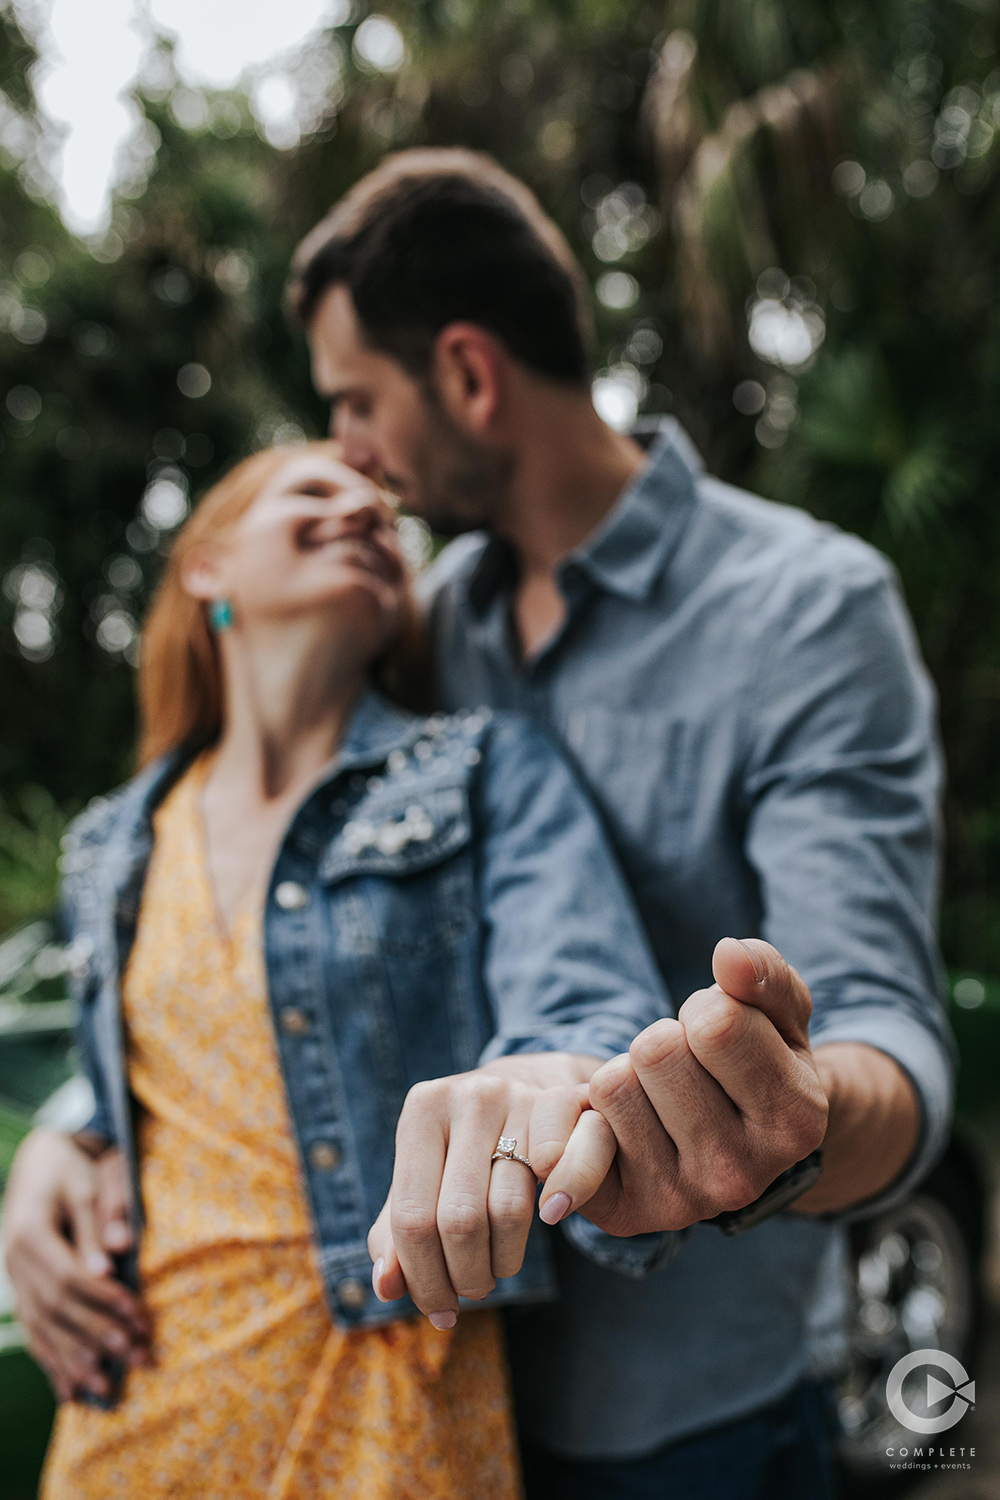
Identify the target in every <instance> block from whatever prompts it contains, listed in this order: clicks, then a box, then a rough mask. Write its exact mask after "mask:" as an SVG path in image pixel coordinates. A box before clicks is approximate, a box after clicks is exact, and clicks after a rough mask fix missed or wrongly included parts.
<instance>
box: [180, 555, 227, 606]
mask: <svg viewBox="0 0 1000 1500" xmlns="http://www.w3.org/2000/svg"><path fill="white" fill-rule="evenodd" d="M180 573H181V585H182V587H183V589H184V592H185V593H186V594H190V595H191V596H192V598H194V599H221V598H222V596H223V594H225V592H226V590H225V586H224V583H223V579H222V568H221V565H220V558H219V555H218V553H217V552H213V551H212V550H211V549H210V548H208V547H192V549H191V551H190V552H189V553H188V555H187V557H185V559H184V561H183V562H182V563H181V569H180Z"/></svg>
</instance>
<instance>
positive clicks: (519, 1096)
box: [368, 1053, 615, 1329]
mask: <svg viewBox="0 0 1000 1500" xmlns="http://www.w3.org/2000/svg"><path fill="white" fill-rule="evenodd" d="M599 1066H600V1061H599V1059H597V1058H592V1057H577V1056H573V1055H570V1054H568V1053H534V1054H530V1055H519V1056H516V1057H506V1058H498V1059H497V1060H496V1061H495V1062H492V1063H487V1064H486V1065H485V1066H484V1067H482V1068H478V1069H476V1070H475V1071H474V1072H471V1073H458V1074H455V1075H454V1076H452V1077H450V1078H438V1079H434V1080H433V1081H430V1082H426V1083H418V1084H417V1085H416V1086H415V1087H414V1088H412V1089H411V1090H410V1092H409V1094H408V1095H407V1097H406V1102H405V1104H404V1105H403V1110H402V1113H401V1115H400V1118H399V1125H398V1127H397V1130H396V1164H395V1170H394V1172H393V1178H392V1188H391V1190H390V1193H389V1197H388V1198H387V1199H386V1202H385V1205H384V1207H383V1209H382V1212H381V1213H380V1214H379V1216H378V1218H377V1219H376V1221H375V1223H374V1225H373V1226H372V1229H371V1232H370V1234H369V1236H368V1250H369V1253H370V1255H371V1257H372V1260H373V1261H374V1262H375V1266H374V1271H373V1274H372V1284H373V1286H374V1288H375V1292H376V1295H377V1296H378V1297H379V1298H380V1299H381V1300H382V1301H384V1302H389V1301H393V1300H395V1299H396V1298H397V1297H402V1296H403V1295H404V1293H406V1292H409V1294H410V1297H411V1298H412V1299H413V1301H414V1302H415V1303H416V1305H417V1306H418V1307H419V1308H420V1310H421V1312H424V1313H426V1314H427V1316H428V1317H429V1318H430V1320H431V1322H432V1323H433V1324H434V1326H435V1328H442V1329H445V1328H452V1327H454V1324H455V1321H456V1318H457V1315H458V1299H459V1297H460V1296H462V1297H468V1298H471V1299H473V1300H475V1301H479V1300H481V1299H482V1298H483V1297H486V1296H488V1295H489V1293H490V1292H491V1291H492V1290H493V1288H494V1287H495V1286H496V1282H497V1278H498V1277H501V1276H513V1275H514V1274H515V1273H516V1272H517V1271H519V1270H520V1268H521V1262H522V1261H523V1259H524V1248H525V1244H526V1242H527V1238H528V1230H529V1228H530V1226H531V1220H532V1216H533V1214H534V1211H535V1194H536V1188H537V1181H536V1179H538V1178H545V1177H547V1176H548V1175H549V1173H550V1172H551V1171H552V1170H553V1168H554V1167H555V1166H556V1164H557V1163H558V1162H559V1160H560V1158H561V1157H562V1155H563V1152H564V1150H565V1149H566V1145H567V1142H568V1141H569V1140H570V1137H571V1136H573V1148H572V1149H573V1151H574V1153H575V1165H574V1169H573V1181H574V1184H575V1192H576V1196H577V1199H578V1200H579V1197H580V1193H581V1192H582V1191H583V1189H582V1188H581V1187H580V1183H581V1182H583V1181H586V1180H590V1179H593V1181H594V1191H596V1189H597V1187H598V1186H599V1185H600V1183H601V1182H602V1181H603V1179H604V1177H605V1175H606V1173H607V1171H608V1169H609V1167H610V1165H611V1161H612V1158H613V1157H614V1152H615V1138H614V1135H613V1133H612V1131H611V1129H610V1127H609V1126H607V1124H606V1123H605V1122H604V1120H603V1119H602V1118H601V1116H600V1115H597V1114H595V1113H594V1111H592V1110H591V1109H590V1108H589V1105H588V1102H587V1085H588V1080H589V1078H590V1075H591V1074H592V1073H593V1072H594V1071H595V1070H596V1069H597V1068H598V1067H599ZM584 1114H587V1115H592V1116H593V1120H594V1122H595V1123H594V1125H593V1126H590V1127H584V1128H581V1123H582V1122H581V1117H582V1116H583V1115H584ZM501 1136H507V1137H510V1138H512V1139H513V1140H516V1141H517V1147H516V1150H517V1153H518V1155H520V1156H525V1157H527V1159H528V1160H529V1161H530V1162H531V1169H530V1170H529V1168H528V1167H526V1166H525V1165H524V1164H523V1163H522V1162H519V1161H505V1160H501V1161H496V1162H493V1161H491V1158H492V1156H493V1153H494V1151H495V1150H496V1148H497V1142H498V1141H499V1139H500V1137H501ZM553 1191H555V1190H553ZM551 1196H552V1195H550V1197H551Z"/></svg>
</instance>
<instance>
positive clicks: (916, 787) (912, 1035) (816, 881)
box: [744, 538, 954, 1214]
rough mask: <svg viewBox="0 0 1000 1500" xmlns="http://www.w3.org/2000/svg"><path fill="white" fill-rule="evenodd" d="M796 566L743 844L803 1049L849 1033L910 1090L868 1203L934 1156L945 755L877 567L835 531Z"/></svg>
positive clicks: (757, 747) (944, 1072)
mask: <svg viewBox="0 0 1000 1500" xmlns="http://www.w3.org/2000/svg"><path fill="white" fill-rule="evenodd" d="M837 545H838V547H839V548H840V556H839V559H838V566H835V567H830V566H829V559H826V560H825V563H824V567H823V570H822V571H820V570H819V569H817V570H816V571H815V574H814V576H813V578H811V579H807V580H802V579H801V578H800V580H799V583H800V588H799V591H798V593H797V596H796V597H795V598H794V599H791V600H790V601H789V607H788V608H787V609H786V610H784V611H783V612H782V618H781V619H780V622H779V628H778V629H776V630H775V633H774V636H773V638H772V646H771V650H770V654H769V656H768V658H767V660H766V663H765V664H764V669H763V671H762V673H761V675H760V678H759V679H758V681H757V682H756V683H755V684H754V685H753V687H752V690H751V693H750V694H749V695H748V703H747V714H746V720H745V722H746V723H747V724H748V725H749V726H750V727H751V728H750V732H751V735H752V744H751V746H750V749H749V754H748V760H747V770H746V776H745V781H744V788H745V803H746V815H747V839H746V849H747V854H748V857H749V859H750V862H751V864H752V865H753V866H754V868H755V870H756V872H757V874H758V876H759V880H760V887H761V893H762V902H763V920H762V932H763V935H764V936H765V937H766V938H767V939H768V941H770V942H772V943H773V944H774V945H775V947H776V948H778V949H779V950H780V952H782V953H783V954H784V955H785V957H786V958H787V959H788V960H789V962H790V963H793V964H794V965H795V967H796V968H797V969H798V970H799V971H800V973H801V974H802V975H803V977H804V979H805V980H806V982H807V984H808V985H809V987H810V989H811V991H812V996H813V1017H812V1025H811V1037H812V1043H813V1046H814V1047H818V1046H822V1045H823V1044H824V1043H829V1042H862V1043H866V1044H867V1045H868V1046H871V1047H875V1048H877V1049H878V1050H879V1051H880V1052H884V1053H885V1054H886V1055H887V1056H889V1057H891V1058H893V1059H894V1060H895V1061H896V1062H897V1063H898V1064H899V1066H900V1067H901V1068H902V1069H903V1070H904V1071H905V1072H906V1074H907V1075H908V1077H909V1078H910V1079H911V1081H912V1083H913V1086H914V1088H915V1090H916V1093H917V1096H918V1098H919V1101H920V1106H921V1115H922V1126H921V1132H920V1139H919V1143H918V1146H917V1148H916V1150H915V1152H914V1155H913V1157H912V1158H911V1160H910V1162H909V1164H908V1165H907V1168H906V1169H905V1171H904V1173H903V1174H902V1176H901V1177H900V1178H899V1179H898V1180H897V1181H896V1182H895V1183H893V1184H892V1185H891V1186H890V1187H889V1188H888V1189H887V1190H886V1192H885V1193H883V1194H880V1195H879V1197H878V1198H877V1199H873V1200H871V1201H870V1202H868V1203H866V1204H862V1205H859V1207H858V1209H857V1210H855V1213H857V1214H867V1213H874V1212H876V1211H878V1210H879V1209H881V1208H883V1207H885V1206H887V1205H889V1204H890V1203H892V1202H895V1201H897V1200H898V1199H899V1198H901V1197H902V1196H904V1195H905V1193H906V1192H907V1191H909V1190H910V1189H911V1188H912V1187H913V1186H914V1185H915V1184H916V1183H917V1182H919V1181H920V1179H921V1178H922V1177H923V1176H924V1175H925V1174H926V1173H927V1171H928V1170H929V1169H930V1168H931V1166H933V1164H934V1162H935V1160H936V1159H937V1157H938V1155H939V1154H940V1152H941V1150H942V1148H943V1146H944V1144H945V1142H946V1140H947V1135H948V1129H949V1121H950V1117H951V1107H952V1092H953V1074H954V1048H953V1043H952V1041H951V1037H950V1033H949V1030H948V1026H947V1023H946V1021H945V1017H944V1012H943V1007H942V1003H941V996H942V992H943V975H942V970H941V965H940V961H939V957H938V951H937V943H936V935H935V912H936V904H937V894H938V879H939V860H940V828H939V799H940V792H941V779H942V778H941V762H940V755H939V752H938V747H937V738H936V728H935V699H934V693H933V689H932V687H931V684H930V681H929V678H928V676H927V673H926V670H925V668H924V667H923V664H922V662H921V660H920V656H919V652H918V650H917V646H916V643H915V640H914V638H913V633H912V628H911V626H910V622H909V619H908V616H907V613H906V609H905V607H904V605H903V603H902V599H901V597H900V594H899V590H898V587H897V584H896V580H895V575H894V574H893V572H892V570H891V568H890V567H889V565H888V564H887V563H885V562H884V561H883V560H882V559H880V558H878V557H877V555H875V554H873V553H872V552H871V551H870V550H869V549H867V548H863V547H861V546H860V545H859V544H857V543H854V542H853V541H852V540H851V539H849V538H842V539H841V540H840V541H839V542H838V544H837Z"/></svg>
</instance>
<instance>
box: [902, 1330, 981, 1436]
mask: <svg viewBox="0 0 1000 1500" xmlns="http://www.w3.org/2000/svg"><path fill="white" fill-rule="evenodd" d="M924 1365H931V1366H933V1368H934V1369H936V1370H943V1371H944V1373H945V1374H946V1375H948V1376H950V1378H951V1381H952V1384H951V1385H945V1383H944V1382H943V1381H942V1380H938V1378H937V1376H936V1375H930V1374H928V1376H927V1385H926V1393H925V1394H920V1392H921V1387H920V1385H919V1383H914V1384H912V1385H911V1387H910V1392H909V1397H910V1400H911V1401H914V1400H916V1402H917V1403H918V1404H919V1405H920V1406H921V1407H922V1408H923V1411H924V1412H927V1413H929V1412H930V1411H932V1410H933V1408H934V1407H935V1406H939V1405H940V1403H941V1402H942V1401H946V1400H948V1397H949V1396H950V1397H951V1400H950V1402H949V1404H948V1405H947V1406H946V1407H945V1408H944V1410H943V1411H942V1412H939V1413H938V1415H937V1416H936V1417H932V1416H930V1415H926V1416H925V1415H923V1413H921V1412H915V1411H911V1409H910V1407H909V1406H907V1404H906V1402H905V1401H904V1400H903V1381H904V1380H905V1379H906V1377H907V1375H909V1374H910V1373H911V1372H912V1371H913V1370H919V1369H920V1368H921V1367H922V1366H924ZM885 1399H886V1401H887V1402H888V1404H889V1410H890V1411H891V1412H892V1414H893V1416H894V1417H895V1418H896V1421H897V1422H900V1423H901V1424H902V1425H903V1426H904V1427H907V1428H909V1430H910V1432H947V1430H948V1428H949V1427H954V1425H955V1423H956V1422H960V1421H961V1420H962V1418H963V1417H964V1416H965V1413H966V1412H967V1411H968V1410H969V1407H970V1406H974V1405H975V1402H976V1383H975V1381H974V1380H970V1379H969V1376H968V1374H967V1372H966V1370H965V1369H964V1367H963V1366H962V1365H961V1364H959V1362H958V1360H957V1359H956V1358H955V1356H954V1355H953V1354H945V1352H944V1350H943V1349H914V1350H913V1352H912V1353H911V1354H906V1355H904V1356H903V1358H902V1359H901V1360H898V1361H897V1362H896V1364H894V1365H893V1367H892V1369H891V1370H890V1372H889V1379H888V1380H887V1381H886V1383H885Z"/></svg>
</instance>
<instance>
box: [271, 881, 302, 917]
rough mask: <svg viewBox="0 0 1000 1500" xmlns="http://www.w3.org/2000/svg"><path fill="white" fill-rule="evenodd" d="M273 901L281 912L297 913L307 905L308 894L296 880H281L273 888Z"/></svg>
mask: <svg viewBox="0 0 1000 1500" xmlns="http://www.w3.org/2000/svg"><path fill="white" fill-rule="evenodd" d="M274 899H275V901H276V903H277V904H278V906H280V907H281V910H282V911H299V910H301V908H302V907H303V906H308V905H309V892H308V891H307V890H306V888H305V886H304V885H299V883H298V881H297V880H283V881H282V882H281V884H280V885H276V886H275V888H274Z"/></svg>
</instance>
